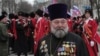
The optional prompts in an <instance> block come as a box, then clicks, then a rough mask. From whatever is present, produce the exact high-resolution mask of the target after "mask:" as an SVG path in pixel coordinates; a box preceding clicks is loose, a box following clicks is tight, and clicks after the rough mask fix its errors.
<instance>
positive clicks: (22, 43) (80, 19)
mask: <svg viewBox="0 0 100 56" xmlns="http://www.w3.org/2000/svg"><path fill="white" fill-rule="evenodd" d="M1 14H2V15H1V16H0V56H8V55H9V54H10V53H9V51H10V50H11V51H13V53H16V54H17V55H18V56H21V54H24V55H25V56H28V53H32V54H34V56H98V52H99V51H98V43H100V36H99V35H98V33H97V29H98V26H99V25H98V23H97V21H96V20H95V19H94V18H93V13H92V10H91V9H86V10H85V12H84V14H83V15H79V16H77V17H72V16H71V15H69V14H67V5H65V4H61V3H57V4H53V5H49V6H48V13H46V12H44V11H42V10H41V9H38V10H36V11H35V12H31V13H26V12H23V11H19V12H18V13H10V14H7V12H5V11H3V12H2V13H1ZM8 18H9V19H8Z"/></svg>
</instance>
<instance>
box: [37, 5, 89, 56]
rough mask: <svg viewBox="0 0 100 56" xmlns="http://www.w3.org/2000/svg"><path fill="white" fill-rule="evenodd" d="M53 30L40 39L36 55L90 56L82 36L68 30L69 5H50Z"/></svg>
mask: <svg viewBox="0 0 100 56" xmlns="http://www.w3.org/2000/svg"><path fill="white" fill-rule="evenodd" d="M48 11H49V16H50V20H51V21H50V27H51V32H50V33H49V34H48V35H47V36H45V37H44V38H43V39H41V40H40V42H39V45H38V48H37V52H36V54H35V56H89V54H88V50H87V48H86V46H85V44H84V42H83V40H82V39H81V37H79V36H77V35H75V34H73V33H70V32H68V25H67V20H66V13H67V6H66V5H65V4H59V3H58V4H53V5H50V6H49V7H48Z"/></svg>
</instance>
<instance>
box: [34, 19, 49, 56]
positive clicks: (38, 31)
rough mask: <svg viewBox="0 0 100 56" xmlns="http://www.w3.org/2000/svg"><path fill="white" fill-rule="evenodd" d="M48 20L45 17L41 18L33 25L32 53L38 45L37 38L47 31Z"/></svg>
mask: <svg viewBox="0 0 100 56" xmlns="http://www.w3.org/2000/svg"><path fill="white" fill-rule="evenodd" d="M47 22H49V21H47V20H46V19H45V18H42V19H41V20H40V21H39V22H38V23H37V24H36V26H35V34H34V42H35V44H34V54H35V52H36V49H37V46H38V42H39V40H40V39H41V38H42V37H43V36H44V35H46V33H47V31H48V30H47V28H49V27H48V23H47Z"/></svg>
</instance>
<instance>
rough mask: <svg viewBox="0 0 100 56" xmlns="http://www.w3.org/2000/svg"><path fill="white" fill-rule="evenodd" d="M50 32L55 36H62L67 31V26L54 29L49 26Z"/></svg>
mask: <svg viewBox="0 0 100 56" xmlns="http://www.w3.org/2000/svg"><path fill="white" fill-rule="evenodd" d="M51 33H53V34H54V35H55V36H56V38H63V37H64V36H65V35H66V34H67V33H68V27H66V28H65V29H54V28H52V27H51Z"/></svg>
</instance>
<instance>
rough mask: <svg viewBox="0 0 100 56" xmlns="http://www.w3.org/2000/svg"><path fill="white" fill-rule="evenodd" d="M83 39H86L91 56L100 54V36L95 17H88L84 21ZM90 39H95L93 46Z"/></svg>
mask: <svg viewBox="0 0 100 56" xmlns="http://www.w3.org/2000/svg"><path fill="white" fill-rule="evenodd" d="M83 36H84V37H83V40H84V41H85V43H86V45H87V48H88V51H89V54H90V56H97V55H98V46H97V43H100V37H99V36H98V34H97V23H96V22H95V20H94V19H92V18H88V20H86V21H85V23H84V34H83ZM90 41H94V46H93V47H91V45H90Z"/></svg>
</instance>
